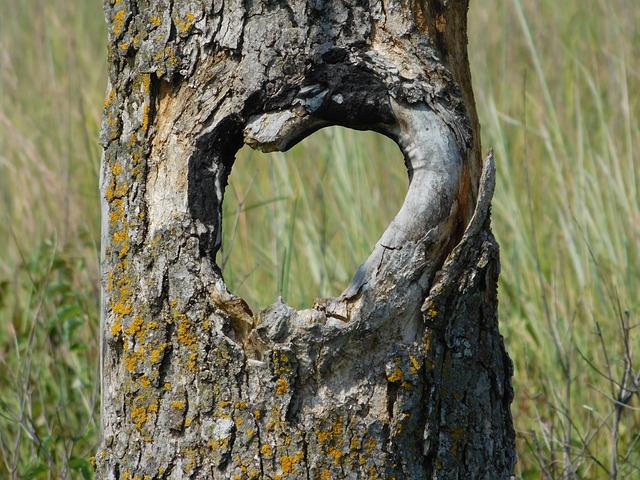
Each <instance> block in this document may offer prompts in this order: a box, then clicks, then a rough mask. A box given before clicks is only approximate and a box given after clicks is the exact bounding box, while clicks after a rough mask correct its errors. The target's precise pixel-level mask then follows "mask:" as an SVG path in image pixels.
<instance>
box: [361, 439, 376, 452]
mask: <svg viewBox="0 0 640 480" xmlns="http://www.w3.org/2000/svg"><path fill="white" fill-rule="evenodd" d="M364 448H365V450H366V451H367V455H371V452H372V451H373V449H374V448H376V439H375V438H373V437H369V440H367V441H366V442H365V444H364Z"/></svg>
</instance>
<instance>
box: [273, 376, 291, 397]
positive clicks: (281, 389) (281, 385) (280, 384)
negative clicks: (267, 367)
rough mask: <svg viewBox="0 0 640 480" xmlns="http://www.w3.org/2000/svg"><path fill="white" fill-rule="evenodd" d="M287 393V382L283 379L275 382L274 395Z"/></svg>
mask: <svg viewBox="0 0 640 480" xmlns="http://www.w3.org/2000/svg"><path fill="white" fill-rule="evenodd" d="M288 391H289V382H287V381H286V380H285V379H284V378H279V379H278V381H277V382H276V394H277V395H284V394H285V393H287V392H288Z"/></svg>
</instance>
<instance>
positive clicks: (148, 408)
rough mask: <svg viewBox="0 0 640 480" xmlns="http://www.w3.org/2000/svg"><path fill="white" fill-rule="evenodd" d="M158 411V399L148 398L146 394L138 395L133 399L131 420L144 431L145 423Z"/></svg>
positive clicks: (139, 429)
mask: <svg viewBox="0 0 640 480" xmlns="http://www.w3.org/2000/svg"><path fill="white" fill-rule="evenodd" d="M157 412H158V405H157V403H156V400H154V399H151V400H148V399H147V397H145V396H144V395H138V396H137V397H136V398H135V399H134V400H133V407H132V408H131V420H132V421H133V423H134V425H135V426H136V428H137V429H138V431H139V432H142V430H143V427H144V425H145V424H146V423H147V422H148V421H149V420H150V415H153V414H156V413H157Z"/></svg>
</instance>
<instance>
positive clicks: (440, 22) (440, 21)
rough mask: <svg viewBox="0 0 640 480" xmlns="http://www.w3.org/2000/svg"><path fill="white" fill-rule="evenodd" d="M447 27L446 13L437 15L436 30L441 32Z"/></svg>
mask: <svg viewBox="0 0 640 480" xmlns="http://www.w3.org/2000/svg"><path fill="white" fill-rule="evenodd" d="M446 29H447V19H446V18H444V15H442V14H440V15H436V30H438V32H440V33H444V31H445V30H446Z"/></svg>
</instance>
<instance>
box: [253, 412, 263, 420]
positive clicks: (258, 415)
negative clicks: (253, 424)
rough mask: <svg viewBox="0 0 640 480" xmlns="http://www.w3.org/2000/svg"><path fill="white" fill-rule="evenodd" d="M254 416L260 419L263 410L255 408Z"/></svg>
mask: <svg viewBox="0 0 640 480" xmlns="http://www.w3.org/2000/svg"><path fill="white" fill-rule="evenodd" d="M253 416H254V417H256V420H260V419H261V418H262V412H261V411H260V410H254V411H253Z"/></svg>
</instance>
